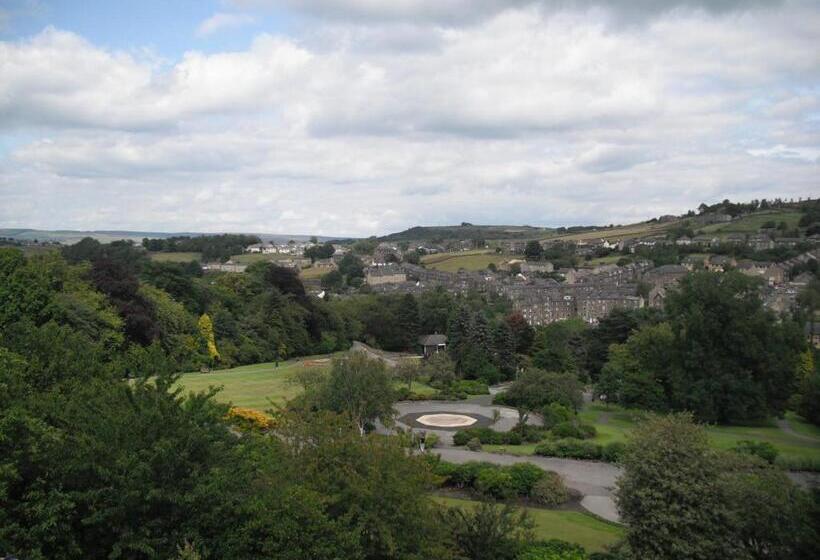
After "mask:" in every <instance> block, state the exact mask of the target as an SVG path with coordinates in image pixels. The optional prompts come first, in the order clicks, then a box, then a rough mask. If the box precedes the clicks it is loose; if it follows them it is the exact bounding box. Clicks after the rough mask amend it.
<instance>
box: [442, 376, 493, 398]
mask: <svg viewBox="0 0 820 560" xmlns="http://www.w3.org/2000/svg"><path fill="white" fill-rule="evenodd" d="M450 391H451V392H453V393H466V394H468V395H489V394H490V387H489V386H488V385H487V384H486V383H485V382H484V381H481V380H480V379H460V380H458V381H454V382H453V383H452V384H451V385H450Z"/></svg>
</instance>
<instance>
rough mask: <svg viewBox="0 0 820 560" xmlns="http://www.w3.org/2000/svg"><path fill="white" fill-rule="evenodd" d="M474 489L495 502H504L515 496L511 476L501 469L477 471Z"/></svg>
mask: <svg viewBox="0 0 820 560" xmlns="http://www.w3.org/2000/svg"><path fill="white" fill-rule="evenodd" d="M475 489H476V490H477V491H478V492H479V493H480V494H482V495H484V496H487V497H489V498H495V499H496V500H506V499H507V498H512V497H513V496H515V495H516V492H515V487H514V486H513V477H512V475H511V474H510V473H509V471H507V470H506V469H501V468H491V469H482V470H481V471H479V473H478V476H477V477H476V479H475Z"/></svg>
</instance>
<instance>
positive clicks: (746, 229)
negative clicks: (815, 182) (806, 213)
mask: <svg viewBox="0 0 820 560" xmlns="http://www.w3.org/2000/svg"><path fill="white" fill-rule="evenodd" d="M802 215H803V213H802V212H795V211H793V210H770V211H765V212H756V213H754V214H749V215H748V216H744V217H742V218H740V219H738V220H734V221H732V222H729V223H726V224H712V225H708V226H705V227H703V228H700V230H699V231H703V232H704V233H755V232H757V231H758V230H759V229H760V228H761V227H763V224H765V223H766V222H769V221H773V222H774V223H775V224H779V223H780V222H786V225H787V226H788V228H789V229H794V228H796V227H797V222H799V221H800V217H801V216H802Z"/></svg>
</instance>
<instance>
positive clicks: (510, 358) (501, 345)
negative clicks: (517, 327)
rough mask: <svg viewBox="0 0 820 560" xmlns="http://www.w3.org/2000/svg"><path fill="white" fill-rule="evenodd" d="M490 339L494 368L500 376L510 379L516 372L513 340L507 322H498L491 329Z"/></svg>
mask: <svg viewBox="0 0 820 560" xmlns="http://www.w3.org/2000/svg"><path fill="white" fill-rule="evenodd" d="M492 339H493V359H494V360H495V364H496V366H497V367H498V369H499V370H500V371H501V373H502V374H504V375H505V376H507V377H512V375H513V374H514V373H515V370H516V359H515V338H514V337H513V333H512V329H510V326H509V325H508V324H507V322H505V321H500V322H499V323H498V324H497V325H496V326H495V327H493V332H492Z"/></svg>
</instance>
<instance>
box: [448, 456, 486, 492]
mask: <svg viewBox="0 0 820 560" xmlns="http://www.w3.org/2000/svg"><path fill="white" fill-rule="evenodd" d="M445 464H447V465H450V467H447V468H444V469H440V470H438V471H437V472H436V474H439V472H447V473H448V474H447V475H446V476H447V482H448V483H449V484H450V485H452V486H456V487H458V488H471V487H473V486H474V485H475V481H476V478H477V477H478V475H479V473H480V472H481V471H483V470H485V469H493V468H496V467H495V465H493V464H491V463H482V462H478V461H470V462H469V463H464V464H462V465H452V464H451V463H445Z"/></svg>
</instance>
